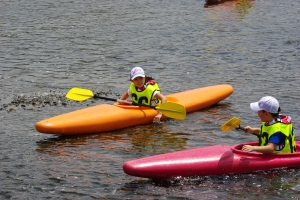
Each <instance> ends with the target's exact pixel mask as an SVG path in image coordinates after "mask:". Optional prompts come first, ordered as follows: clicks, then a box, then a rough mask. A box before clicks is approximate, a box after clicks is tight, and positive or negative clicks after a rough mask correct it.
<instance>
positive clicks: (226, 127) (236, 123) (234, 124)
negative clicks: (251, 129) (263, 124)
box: [221, 117, 259, 137]
mask: <svg viewBox="0 0 300 200" xmlns="http://www.w3.org/2000/svg"><path fill="white" fill-rule="evenodd" d="M241 122H242V120H240V119H239V118H236V117H234V118H231V119H230V120H229V121H228V122H226V123H225V124H223V125H222V126H221V131H223V132H228V131H230V130H232V129H234V128H235V129H237V130H238V129H240V130H243V131H245V128H244V127H241V126H240V123H241ZM251 134H252V135H255V136H257V137H259V135H257V134H255V133H251Z"/></svg>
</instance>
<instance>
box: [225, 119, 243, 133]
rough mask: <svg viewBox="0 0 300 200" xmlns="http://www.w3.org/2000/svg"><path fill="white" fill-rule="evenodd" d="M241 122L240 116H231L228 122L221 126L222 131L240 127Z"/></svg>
mask: <svg viewBox="0 0 300 200" xmlns="http://www.w3.org/2000/svg"><path fill="white" fill-rule="evenodd" d="M241 122H242V120H240V119H239V118H236V117H234V118H231V119H230V120H229V121H228V122H226V123H225V124H223V125H222V126H221V131H224V132H228V131H230V130H232V129H234V128H239V125H240V123H241Z"/></svg>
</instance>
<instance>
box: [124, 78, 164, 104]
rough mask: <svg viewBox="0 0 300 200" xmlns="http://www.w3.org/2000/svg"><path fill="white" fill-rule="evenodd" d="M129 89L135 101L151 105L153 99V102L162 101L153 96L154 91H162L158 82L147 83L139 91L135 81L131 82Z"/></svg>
mask: <svg viewBox="0 0 300 200" xmlns="http://www.w3.org/2000/svg"><path fill="white" fill-rule="evenodd" d="M129 91H130V93H131V98H132V101H133V102H135V103H142V104H146V105H151V101H152V102H153V101H154V103H152V105H153V104H155V105H156V104H158V103H160V100H159V99H155V98H153V95H154V92H155V91H158V92H160V89H159V86H158V84H157V83H154V82H152V83H147V84H146V85H145V87H144V89H143V90H141V91H139V90H138V89H137V88H136V87H135V85H134V84H133V83H131V84H130V87H129Z"/></svg>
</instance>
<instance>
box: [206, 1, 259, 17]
mask: <svg viewBox="0 0 300 200" xmlns="http://www.w3.org/2000/svg"><path fill="white" fill-rule="evenodd" d="M254 2H255V1H254V0H211V1H209V0H207V3H206V4H205V5H204V7H205V8H210V9H212V10H215V11H217V12H218V14H219V16H220V14H221V18H222V19H224V18H228V17H230V14H235V15H234V17H235V18H236V19H237V20H241V19H243V18H244V17H245V16H246V15H247V14H249V12H250V9H251V8H252V7H253V6H254V5H253V4H254ZM231 17H233V16H232V15H231Z"/></svg>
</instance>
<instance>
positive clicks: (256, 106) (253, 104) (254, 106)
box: [250, 102, 261, 111]
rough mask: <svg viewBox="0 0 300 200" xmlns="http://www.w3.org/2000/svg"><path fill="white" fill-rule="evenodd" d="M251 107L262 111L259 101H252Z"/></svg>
mask: <svg viewBox="0 0 300 200" xmlns="http://www.w3.org/2000/svg"><path fill="white" fill-rule="evenodd" d="M250 108H251V110H253V111H260V110H261V108H260V107H259V105H258V102H255V103H250Z"/></svg>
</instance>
